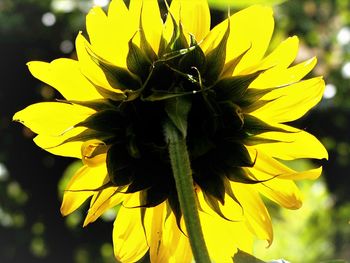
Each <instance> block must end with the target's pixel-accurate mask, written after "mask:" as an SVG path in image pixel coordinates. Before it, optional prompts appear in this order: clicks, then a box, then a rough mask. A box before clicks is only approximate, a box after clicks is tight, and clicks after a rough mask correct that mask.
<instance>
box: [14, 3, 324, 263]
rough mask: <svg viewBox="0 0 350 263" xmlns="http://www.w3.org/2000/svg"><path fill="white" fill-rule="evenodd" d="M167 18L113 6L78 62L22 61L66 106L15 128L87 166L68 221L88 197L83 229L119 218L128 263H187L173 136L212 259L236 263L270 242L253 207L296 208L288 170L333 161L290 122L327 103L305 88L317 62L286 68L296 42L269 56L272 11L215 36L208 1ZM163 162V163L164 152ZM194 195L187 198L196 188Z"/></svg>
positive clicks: (72, 192) (96, 23)
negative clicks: (184, 158) (306, 162)
mask: <svg viewBox="0 0 350 263" xmlns="http://www.w3.org/2000/svg"><path fill="white" fill-rule="evenodd" d="M160 5H161V8H167V11H168V12H167V16H166V17H165V18H164V19H162V16H161V13H160V7H159V4H158V1H157V0H147V1H141V0H131V1H130V5H129V6H128V7H127V6H126V5H125V3H124V2H123V1H122V0H113V1H112V2H111V3H110V6H109V9H108V12H107V14H106V13H105V12H104V11H103V10H102V9H101V8H100V7H94V8H93V9H92V10H91V11H90V12H89V14H88V15H87V18H86V27H87V34H88V39H89V40H87V39H86V38H85V37H84V36H83V33H79V34H78V36H77V38H76V50H77V56H78V59H77V60H73V59H66V58H60V59H57V60H54V61H52V62H51V63H46V62H40V61H33V62H29V63H28V67H29V70H30V72H31V73H32V75H33V76H34V77H36V78H38V79H39V80H41V81H43V82H45V83H47V84H48V85H51V86H52V87H54V88H55V89H56V90H57V91H58V92H60V93H61V94H62V96H63V97H64V99H60V100H57V101H55V102H41V103H37V104H33V105H30V106H29V107H27V108H25V109H24V110H22V111H19V112H17V113H16V114H15V116H14V117H13V118H14V120H16V121H19V122H21V123H23V124H24V125H26V126H27V127H29V128H30V129H31V130H32V131H34V132H35V133H37V134H38V135H37V136H36V137H35V139H34V142H35V143H36V144H37V145H38V146H39V147H41V148H43V149H45V150H47V151H49V152H51V153H53V154H56V155H61V156H68V157H75V158H80V159H82V162H83V164H84V165H83V167H82V168H81V169H80V170H78V171H77V172H76V174H75V175H74V177H73V178H71V180H70V182H69V183H68V185H67V187H66V191H65V192H64V197H63V202H62V207H61V212H62V214H63V215H68V214H70V213H72V212H73V211H75V210H76V209H77V208H78V207H79V206H81V204H82V203H83V202H85V201H86V200H87V199H89V198H91V200H90V208H89V210H88V213H87V216H86V218H85V222H84V226H86V225H87V224H89V223H91V222H93V221H95V220H96V219H97V218H98V217H99V216H100V215H101V214H103V213H104V212H105V211H106V210H108V209H111V208H114V207H117V206H118V207H119V212H118V214H117V217H116V219H115V223H114V229H113V244H114V253H115V256H116V258H117V260H119V261H121V262H135V261H137V260H139V259H141V258H142V257H143V256H144V255H145V253H147V252H149V255H150V259H151V262H191V261H192V257H193V256H192V252H191V247H190V244H189V241H188V237H187V234H186V231H187V230H186V227H185V225H184V221H183V213H182V209H181V207H180V204H179V196H178V191H177V188H176V182H175V179H174V176H173V169H172V160H171V157H169V148H170V147H171V143H169V138H168V137H167V136H166V135H165V133H166V131H167V127H168V126H169V125H172V127H175V129H176V132H177V134H178V136H179V137H181V138H184V139H185V142H186V148H184V151H187V152H188V156H189V161H190V166H191V170H192V176H191V177H192V178H193V188H194V189H195V197H196V207H198V213H199V217H200V221H201V227H202V229H203V235H204V239H205V241H206V244H207V247H208V251H209V255H210V257H211V259H213V260H214V261H215V262H232V256H233V255H234V254H235V253H236V252H237V249H241V250H244V251H247V252H251V250H252V241H253V238H254V237H256V238H259V239H263V240H267V242H268V243H269V244H270V243H271V242H272V239H273V232H272V226H271V218H270V216H269V213H268V211H267V209H266V207H265V205H264V203H263V201H262V198H261V196H264V197H267V198H268V199H270V200H272V201H274V202H275V203H277V204H279V205H281V206H283V207H285V208H288V209H297V208H299V207H300V206H301V205H302V198H301V194H300V192H299V191H298V188H297V186H296V184H295V183H294V180H300V179H315V178H317V177H318V176H319V175H320V174H321V170H322V168H321V167H318V168H315V169H311V170H307V171H295V170H293V169H291V168H289V167H288V166H287V165H286V162H288V161H290V160H295V159H301V158H303V159H304V158H312V159H324V158H328V156H327V151H326V150H325V148H324V147H323V146H322V144H321V143H320V142H319V141H318V140H317V139H316V138H315V137H314V136H313V135H311V134H309V133H307V132H305V131H303V130H299V129H297V128H294V127H291V126H290V125H288V124H287V123H289V122H292V121H294V120H297V119H298V118H300V117H302V116H303V115H304V114H305V113H306V112H307V111H308V110H310V109H311V108H312V107H314V106H315V105H316V104H317V103H318V102H319V101H320V99H321V98H322V94H323V90H324V81H323V80H322V77H315V78H311V79H306V80H302V79H303V78H304V76H306V75H307V74H308V73H309V72H310V71H311V70H312V68H313V67H314V66H315V64H316V59H315V58H311V59H310V60H307V61H305V62H302V63H300V64H296V65H291V64H292V63H293V61H294V59H295V57H296V55H297V52H298V38H297V37H295V36H293V37H290V38H288V39H286V40H285V41H284V42H282V43H281V44H280V45H279V46H277V48H276V49H274V50H273V51H272V52H271V53H269V54H268V55H265V53H266V50H267V48H268V46H269V42H270V39H271V35H272V32H273V27H274V20H273V12H272V10H271V8H269V7H263V6H252V7H249V8H247V9H244V10H242V11H240V12H237V13H235V14H234V15H232V16H230V17H229V18H228V19H226V20H225V21H223V22H222V23H220V24H218V25H217V26H216V27H214V28H213V29H212V30H210V13H209V7H208V3H207V1H206V0H195V1H185V0H173V1H172V2H171V5H170V7H168V5H167V3H166V2H165V3H160ZM170 155H171V154H170ZM191 187H192V186H191Z"/></svg>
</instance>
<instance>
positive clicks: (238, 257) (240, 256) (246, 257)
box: [232, 249, 266, 263]
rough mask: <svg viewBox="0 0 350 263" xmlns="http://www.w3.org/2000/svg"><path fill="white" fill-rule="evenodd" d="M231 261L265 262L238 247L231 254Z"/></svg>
mask: <svg viewBox="0 0 350 263" xmlns="http://www.w3.org/2000/svg"><path fill="white" fill-rule="evenodd" d="M232 259H233V262H235V263H266V262H265V261H262V260H260V259H258V258H256V257H254V256H252V255H250V254H248V253H247V252H244V251H242V250H240V249H238V252H237V253H236V254H235V255H234V256H233V258H232Z"/></svg>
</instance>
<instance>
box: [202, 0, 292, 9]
mask: <svg viewBox="0 0 350 263" xmlns="http://www.w3.org/2000/svg"><path fill="white" fill-rule="evenodd" d="M285 1H286V0H208V2H209V5H210V6H212V7H214V8H218V9H222V10H227V9H228V8H244V7H248V6H251V5H254V4H262V5H277V4H281V3H283V2H285Z"/></svg>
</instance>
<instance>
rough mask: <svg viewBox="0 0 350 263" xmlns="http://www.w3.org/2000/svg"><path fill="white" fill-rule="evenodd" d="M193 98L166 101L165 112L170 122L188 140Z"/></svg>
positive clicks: (183, 97) (184, 97)
mask: <svg viewBox="0 0 350 263" xmlns="http://www.w3.org/2000/svg"><path fill="white" fill-rule="evenodd" d="M191 105H192V102H191V97H189V96H181V97H174V98H171V99H168V100H166V101H165V111H166V113H167V115H168V117H169V119H170V121H171V122H172V123H173V124H174V125H175V127H176V128H177V129H178V130H179V131H180V132H181V134H182V136H183V137H184V138H186V135H187V117H188V113H189V112H190V109H191Z"/></svg>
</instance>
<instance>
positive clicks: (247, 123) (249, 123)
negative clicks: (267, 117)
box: [243, 114, 291, 136]
mask: <svg viewBox="0 0 350 263" xmlns="http://www.w3.org/2000/svg"><path fill="white" fill-rule="evenodd" d="M243 129H244V131H245V132H246V134H247V135H248V136H253V135H258V134H261V133H264V132H286V133H291V132H290V131H286V130H285V129H282V128H278V127H274V126H271V125H269V124H267V123H266V122H263V121H262V120H260V119H258V118H256V117H254V116H252V115H249V114H244V127H243Z"/></svg>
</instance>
